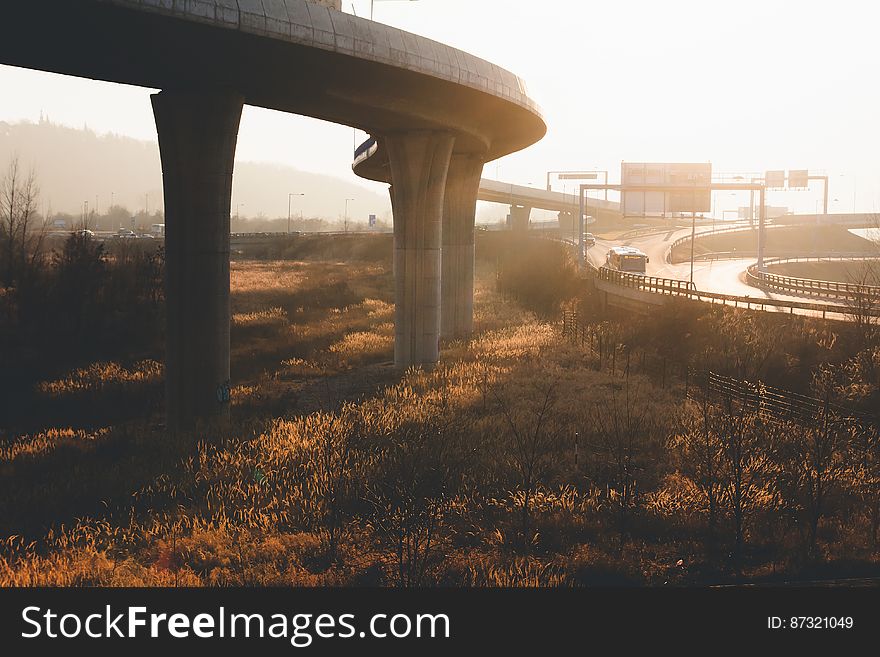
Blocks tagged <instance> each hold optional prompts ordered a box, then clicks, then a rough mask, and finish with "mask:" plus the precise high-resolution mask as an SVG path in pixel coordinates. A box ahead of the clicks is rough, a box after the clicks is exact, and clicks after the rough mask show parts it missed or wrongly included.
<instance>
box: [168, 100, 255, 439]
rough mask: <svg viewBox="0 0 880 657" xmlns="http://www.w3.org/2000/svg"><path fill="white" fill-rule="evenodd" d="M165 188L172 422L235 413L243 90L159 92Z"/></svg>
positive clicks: (177, 425)
mask: <svg viewBox="0 0 880 657" xmlns="http://www.w3.org/2000/svg"><path fill="white" fill-rule="evenodd" d="M152 101H153V114H154V115H155V118H156V129H157V132H158V135H159V150H160V154H161V159H162V180H163V187H164V191H165V299H166V306H167V314H168V318H167V330H166V337H165V340H166V346H165V406H166V410H165V412H166V418H167V425H168V428H169V429H171V430H176V429H188V428H192V427H193V426H194V424H195V423H196V421H197V420H200V419H205V420H211V419H218V418H219V419H223V418H226V417H228V415H229V322H230V307H229V208H230V204H231V201H232V168H233V160H234V158H235V146H236V141H237V139H238V126H239V121H240V119H241V110H242V105H243V98H242V97H241V96H239V95H237V94H233V93H225V92H177V91H163V92H161V93H158V94H155V95H153V96H152Z"/></svg>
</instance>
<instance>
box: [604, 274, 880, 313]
mask: <svg viewBox="0 0 880 657" xmlns="http://www.w3.org/2000/svg"><path fill="white" fill-rule="evenodd" d="M587 273H588V275H591V276H593V277H595V278H596V280H598V281H602V282H606V283H610V284H612V285H619V286H620V287H623V288H630V289H636V290H640V291H643V292H649V293H655V294H664V295H671V296H677V297H684V298H687V299H692V300H695V301H708V302H710V303H713V304H714V303H720V304H721V305H724V306H728V305H729V306H733V307H734V308H745V309H747V310H752V309H754V310H766V309H767V308H778V309H782V310H783V311H784V310H785V309H788V311H789V312H790V313H792V314H794V311H795V310H801V311H808V312H811V313H815V314H817V315H821V316H822V318H823V319H826V318H827V316H828V314H832V315H834V314H837V315H844V316H845V317H852V316H853V315H860V316H870V317H880V303H874V304H867V303H864V301H865V300H864V299H860V298H857V297H850V298H848V299H847V301H848V303H847V305H838V304H826V303H811V302H809V301H791V300H788V299H771V298H766V297H750V296H739V295H734V294H723V293H720V292H706V291H702V290H698V289H696V287H694V286H693V284H691V283H689V282H688V281H679V280H677V279H658V278H655V277H648V276H638V275H634V274H627V273H625V272H619V271H616V270H613V269H608V268H607V267H599V268H596V267H593V266H590V267H588V268H587Z"/></svg>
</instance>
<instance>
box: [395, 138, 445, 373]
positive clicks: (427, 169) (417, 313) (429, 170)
mask: <svg viewBox="0 0 880 657" xmlns="http://www.w3.org/2000/svg"><path fill="white" fill-rule="evenodd" d="M454 141H455V138H454V137H453V135H451V134H449V133H446V132H434V131H413V132H406V133H397V134H390V135H383V139H382V145H383V146H384V147H385V148H386V150H387V151H388V160H389V162H390V164H391V182H392V188H393V193H392V194H391V200H392V209H393V212H394V303H395V309H394V363H395V364H396V365H398V366H401V367H408V366H409V365H419V364H428V363H436V362H437V360H438V359H439V357H440V248H441V242H440V239H441V238H440V236H441V223H442V219H443V197H444V195H445V190H446V174H447V172H448V170H449V160H450V158H451V156H452V147H453V143H454Z"/></svg>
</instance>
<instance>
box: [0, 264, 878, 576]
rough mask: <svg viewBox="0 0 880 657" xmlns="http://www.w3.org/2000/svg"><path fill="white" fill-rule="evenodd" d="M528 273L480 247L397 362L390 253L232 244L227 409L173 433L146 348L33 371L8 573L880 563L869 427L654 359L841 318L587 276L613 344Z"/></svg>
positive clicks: (3, 497) (802, 349) (808, 343)
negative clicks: (630, 300)
mask: <svg viewBox="0 0 880 657" xmlns="http://www.w3.org/2000/svg"><path fill="white" fill-rule="evenodd" d="M541 248H542V249H543V248H546V247H541ZM536 253H537V251H536ZM517 254H518V255H517V259H518V260H520V261H523V262H526V263H528V261H529V258H530V257H536V258H544V257H550V256H547V255H546V253H545V252H544V251H541V252H540V254H538V255H533V256H529V255H523V251H522V250H520V251H517ZM542 254H543V255H542ZM554 257H555V256H554ZM529 271H532V272H534V271H535V269H534V267H530V269H529ZM547 272H550V273H547ZM547 272H545V273H544V274H542V276H547V277H549V276H553V275H558V276H568V275H569V273H570V272H569V270H568V269H567V268H566V267H557V268H555V269H554V268H553V267H548V268H547ZM553 272H555V273H553ZM567 272H568V273H567ZM502 273H503V274H504V275H503V276H502V275H501V274H502ZM514 273H515V272H514ZM514 273H511V270H510V265H509V264H507V265H505V263H504V262H502V261H501V260H500V259H499V257H498V255H497V254H493V253H490V254H489V255H488V256H487V257H484V258H482V259H481V260H479V261H478V271H477V289H476V297H475V321H476V331H475V334H474V336H473V338H472V339H470V340H467V341H455V342H448V343H445V344H443V345H442V363H441V364H440V365H438V366H437V367H435V368H432V369H422V368H413V369H410V370H408V371H405V372H404V371H399V370H396V369H395V368H394V367H393V366H392V365H391V360H392V356H393V304H392V292H391V291H392V277H391V274H390V271H389V267H388V264H387V263H385V262H376V261H360V262H335V261H326V260H324V261H314V260H313V261H290V260H282V261H238V262H234V263H233V268H232V290H233V297H232V303H233V326H232V345H233V352H232V370H233V380H234V382H235V383H236V386H235V388H234V389H233V391H232V421H231V423H230V424H229V425H228V426H224V427H221V428H217V427H211V426H203V427H200V428H199V429H198V430H197V431H195V432H193V433H192V434H190V435H179V436H175V437H172V436H169V435H167V434H166V432H165V431H164V429H163V427H162V426H161V379H162V368H161V364H160V363H159V362H158V354H156V355H155V356H154V357H153V358H141V359H138V360H134V361H132V362H122V361H106V360H104V361H96V362H93V363H92V364H85V365H83V366H80V367H76V368H74V369H72V370H70V371H68V372H67V373H65V374H63V375H59V376H53V377H47V378H45V379H43V380H40V381H38V382H37V383H36V384H35V385H34V386H33V387H32V389H31V392H32V395H33V396H34V398H35V399H36V400H37V401H36V402H34V404H35V406H32V407H33V408H41V409H45V411H46V412H45V414H43V415H41V416H40V419H39V421H35V422H31V423H30V425H32V426H31V428H30V429H28V430H27V431H15V430H10V429H8V428H4V429H3V430H4V431H6V432H7V433H6V434H5V435H4V436H2V439H0V585H5V586H10V585H16V586H18V585H62V586H84V585H86V586H87V585H113V586H153V585H162V586H177V585H179V586H184V585H185V586H212V585H235V586H238V585H283V586H289V585H296V586H319V585H340V586H350V585H383V586H432V585H449V586H578V585H620V586H639V585H658V586H660V585H705V584H708V583H717V582H724V581H735V580H738V579H746V580H761V579H774V578H777V579H778V578H791V577H809V576H821V575H823V574H827V573H832V574H833V575H834V576H845V575H847V574H850V573H853V574H858V575H861V576H864V575H871V574H875V575H876V573H877V571H878V552H877V533H878V519H880V506H878V502H880V485H878V482H880V475H878V462H880V458H878V452H877V449H878V444H877V434H876V431H875V432H874V433H871V432H870V431H859V430H856V429H855V428H853V427H849V426H844V425H839V426H838V425H834V426H835V428H834V431H830V430H828V431H824V430H823V431H824V433H823V431H820V430H819V429H818V428H816V427H814V428H812V429H809V428H804V427H795V426H789V427H783V428H779V427H776V428H774V427H769V426H765V425H762V424H761V423H760V421H756V419H755V418H752V417H745V416H739V415H737V413H736V411H735V409H734V410H729V411H728V412H724V411H721V410H717V409H715V410H708V409H704V408H702V407H701V406H700V405H699V404H697V403H694V402H686V401H683V399H684V394H683V381H682V380H681V379H679V378H676V377H674V376H672V375H671V374H670V375H669V376H667V375H666V360H667V359H668V360H669V362H670V370H672V369H673V367H672V363H677V362H679V361H680V360H682V359H685V360H687V359H691V360H693V359H696V358H697V357H700V358H718V359H719V362H720V361H721V360H722V357H721V356H720V355H719V354H720V352H718V350H719V349H720V347H719V346H718V336H724V337H725V338H726V339H727V341H726V342H724V343H723V344H724V345H725V347H727V348H729V350H730V351H729V353H727V354H726V355H725V358H733V359H734V360H735V361H736V362H737V363H738V364H739V366H741V367H742V368H745V369H744V370H743V371H749V372H757V373H758V374H761V372H764V371H765V370H762V369H761V368H763V367H764V366H765V365H766V364H767V363H768V362H769V363H770V364H771V366H773V367H775V363H777V362H785V363H787V365H786V367H790V368H794V369H792V371H795V370H796V369H797V368H798V367H801V366H802V369H804V370H805V371H806V374H804V375H803V376H802V377H801V378H804V377H806V378H807V379H808V378H809V371H808V370H815V369H817V368H818V366H817V363H818V362H820V361H822V360H823V359H824V360H825V361H827V360H829V359H832V358H833V359H838V360H842V361H845V358H846V357H847V355H848V352H847V353H844V352H843V351H841V349H842V346H841V345H842V344H843V339H842V338H841V339H839V340H838V339H837V338H833V337H831V336H830V335H829V332H828V331H825V332H823V331H822V330H820V328H818V327H816V326H812V325H809V324H808V323H805V320H802V319H800V320H799V319H797V318H793V319H789V318H777V319H774V320H773V321H776V322H782V321H788V322H800V323H799V324H798V325H797V327H794V325H793V324H792V326H787V327H784V328H783V329H782V330H783V331H784V333H783V334H784V335H786V336H788V337H789V338H790V340H789V342H787V343H785V344H782V343H781V342H779V341H778V340H776V338H775V337H773V336H778V334H779V331H778V330H775V329H779V328H780V327H775V329H774V330H773V331H768V330H767V329H768V327H767V326H764V325H759V324H760V323H759V322H756V321H755V320H751V319H749V317H751V316H750V315H746V314H743V313H737V314H723V313H724V312H726V311H721V310H720V309H718V310H712V311H711V312H708V313H702V314H700V313H693V312H692V311H688V310H683V309H681V308H677V307H672V308H670V309H669V310H668V311H665V313H664V314H663V315H662V316H658V317H654V318H652V320H651V321H650V322H643V321H634V320H632V319H631V318H630V319H627V318H619V317H618V318H614V317H609V316H605V315H603V314H602V313H601V312H600V311H599V310H597V309H596V308H597V307H596V306H595V304H593V303H592V300H591V298H590V297H589V295H585V296H583V297H582V298H581V300H580V303H581V308H582V314H583V316H584V317H587V318H588V321H590V322H592V323H593V324H594V326H596V327H598V328H597V330H601V331H604V335H607V336H615V337H614V339H613V342H614V345H615V350H616V349H617V347H618V346H623V345H624V344H625V343H628V344H630V345H641V348H642V349H643V354H644V353H647V357H646V356H644V355H643V356H642V357H641V359H640V360H639V359H638V358H637V357H635V356H634V357H633V360H632V367H630V365H629V362H630V361H629V358H626V359H624V358H623V356H621V357H620V359H617V360H615V361H610V362H609V361H608V360H607V359H606V360H605V361H604V362H598V361H597V359H596V358H595V356H594V355H593V354H592V353H590V352H588V351H586V350H585V349H583V348H582V347H581V346H580V345H572V344H569V343H566V342H564V341H562V340H561V339H560V334H559V327H558V323H557V321H556V319H555V317H548V318H547V319H542V318H541V317H545V316H547V315H549V314H550V310H549V309H548V307H547V305H546V303H545V300H538V301H539V302H536V303H537V306H536V307H535V309H536V310H538V311H539V312H540V315H536V314H535V313H534V312H533V311H531V310H527V309H526V307H525V306H524V305H522V304H526V306H532V305H533V304H532V303H531V302H530V301H529V297H528V295H527V296H526V297H523V299H524V300H523V299H521V300H519V301H518V300H517V299H516V298H514V297H515V295H514V294H513V293H512V292H511V289H510V287H509V282H510V280H516V276H515V275H514ZM505 277H507V278H505ZM566 280H568V279H566ZM505 281H507V282H506V283H505ZM548 285H552V287H553V288H554V289H560V288H563V287H564V286H563V285H561V284H559V283H558V281H557V282H553V281H550V280H549V279H548ZM499 287H500V288H501V289H502V290H504V291H505V294H504V295H502V294H501V293H500V292H499V291H498V288H499ZM530 294H533V292H530ZM590 313H592V316H591V315H590ZM682 326H687V327H688V332H687V335H686V336H685V337H681V336H679V337H680V339H678V340H671V339H670V338H669V334H670V333H672V334H675V333H676V332H679V333H680V330H681V327H682ZM793 327H794V328H793ZM664 331H665V332H666V333H664ZM760 336H764V337H763V338H761V337H760ZM609 339H610V338H609ZM774 340H776V341H775V342H774ZM829 341H830V343H831V344H829ZM822 345H824V346H822ZM869 348H873V347H869ZM713 350H714V351H713ZM768 350H769V351H770V352H772V353H771V355H770V357H769V360H768V356H767V353H766V352H767V351H768ZM620 353H621V354H622V353H623V352H622V351H621V352H620ZM633 353H636V352H633ZM872 353H873V352H872ZM878 353H880V352H878ZM695 354H697V355H696V356H695ZM713 354H714V355H713ZM661 357H662V358H663V359H664V360H663V363H664V364H663V376H662V379H661V378H660V377H658V376H657V372H656V371H655V370H653V369H652V368H651V366H650V364H651V362H654V361H656V359H657V358H661ZM652 359H654V361H652ZM637 362H639V363H641V366H639V367H637V366H636V363H637ZM858 362H859V363H863V362H865V361H864V359H862V360H859V361H858ZM624 363H626V366H625V367H624ZM646 363H647V364H646ZM798 364H800V365H798ZM877 366H878V368H880V359H878V362H877ZM853 367H855V365H854V366H853ZM853 376H855V375H853ZM838 378H839V379H840V377H838ZM842 380H843V379H840V381H842ZM854 380H855V379H854V378H853V377H850V379H847V381H854ZM829 385H831V384H830V383H829ZM835 385H837V384H836V383H835ZM857 392H858V391H857ZM869 392H870V391H869ZM863 393H864V394H868V393H865V391H864V390H861V392H858V394H863ZM854 394H855V393H854ZM870 394H873V393H870ZM64 418H67V420H68V421H64ZM9 426H12V425H11V424H10V425H9ZM829 426H830V425H829ZM847 432H849V433H847ZM816 445H820V447H821V449H818V451H817V450H816V448H815V446H816ZM734 448H735V449H734ZM811 450H812V451H811ZM737 454H738V455H739V457H736V455H737ZM817 454H818V458H819V460H818V461H816V460H815V459H814V458H813V457H814V456H816V455H817ZM736 458H739V460H736ZM707 459H708V460H707ZM816 463H818V464H819V475H818V477H819V479H818V481H819V482H820V484H821V487H822V491H823V497H821V498H820V499H816V497H815V496H812V497H811V494H810V491H811V490H814V488H811V485H812V484H811V482H812V483H815V482H816V481H817V479H816V476H817V475H816V472H817V470H816V467H814V466H815V464H816ZM707 468H708V469H707ZM712 473H714V474H712Z"/></svg>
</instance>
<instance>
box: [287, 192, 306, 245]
mask: <svg viewBox="0 0 880 657" xmlns="http://www.w3.org/2000/svg"><path fill="white" fill-rule="evenodd" d="M294 196H305V193H303V192H291V193H290V194H288V195H287V234H288V235H290V199H291V198H292V197H294ZM300 218H302V208H300Z"/></svg>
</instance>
